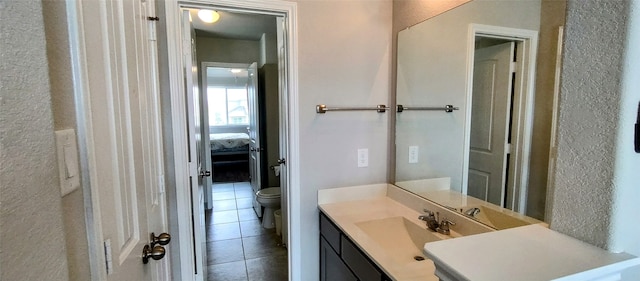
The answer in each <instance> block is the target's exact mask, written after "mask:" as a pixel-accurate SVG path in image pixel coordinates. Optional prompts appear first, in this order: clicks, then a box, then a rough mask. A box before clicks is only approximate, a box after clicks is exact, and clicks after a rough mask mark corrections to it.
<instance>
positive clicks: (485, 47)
mask: <svg viewBox="0 0 640 281" xmlns="http://www.w3.org/2000/svg"><path fill="white" fill-rule="evenodd" d="M565 6H566V3H565V1H535V0H532V1H486V0H474V1H470V2H468V3H466V4H463V5H461V6H459V7H457V8H455V9H452V10H450V11H448V12H445V13H442V14H440V15H438V16H436V17H433V18H430V19H428V20H426V21H424V22H422V23H419V24H417V25H415V26H412V27H410V28H407V29H405V30H403V31H401V32H399V33H398V48H397V51H398V57H397V81H396V103H397V104H398V105H403V106H406V107H412V106H413V107H420V106H444V105H447V104H450V105H453V106H455V107H459V108H460V110H457V111H453V112H451V113H447V112H444V111H418V110H415V111H411V110H409V111H403V112H398V113H397V115H396V135H395V138H396V141H395V144H396V167H395V168H396V170H395V183H396V185H398V186H400V187H403V188H406V189H409V190H410V191H413V192H415V193H419V195H422V196H425V197H428V198H427V199H432V200H434V198H436V199H437V200H435V201H440V203H442V204H443V205H447V206H449V207H453V208H461V209H464V207H465V206H470V205H473V204H482V205H491V204H486V203H484V202H485V201H488V202H490V203H493V205H497V206H501V207H505V208H507V209H511V210H513V211H516V212H519V213H522V214H526V215H528V216H531V217H534V218H537V219H540V220H542V219H544V214H545V200H546V194H547V188H546V186H547V181H548V174H553V172H548V168H549V166H550V165H551V166H553V163H551V164H550V138H551V135H552V127H553V126H552V123H553V115H554V109H553V108H554V99H555V98H556V96H557V95H556V94H555V93H556V92H557V91H556V85H557V80H558V77H557V75H556V68H557V67H559V58H560V57H559V55H558V54H557V50H558V49H559V48H558V42H561V40H559V38H560V35H561V33H560V32H559V30H561V26H562V25H563V24H564V14H565ZM551 160H552V161H551V162H553V155H552V156H551ZM437 178H449V180H450V182H449V184H448V186H447V185H442V184H438V185H435V186H434V188H435V189H443V188H444V189H445V190H447V193H446V194H447V195H442V194H444V193H443V191H442V190H440V191H436V192H435V194H434V192H431V194H427V193H425V192H426V191H427V190H426V189H428V188H427V186H425V184H424V180H428V179H437ZM427 182H428V181H427ZM438 192H439V193H440V195H437V193H438ZM456 193H457V194H466V195H469V196H473V197H475V198H470V199H469V200H472V201H473V202H468V201H469V200H467V199H463V198H467V197H466V196H457V195H455V194H456ZM452 194H454V195H452ZM476 198H478V199H481V200H476ZM498 209H499V208H498ZM516 216H517V215H516Z"/></svg>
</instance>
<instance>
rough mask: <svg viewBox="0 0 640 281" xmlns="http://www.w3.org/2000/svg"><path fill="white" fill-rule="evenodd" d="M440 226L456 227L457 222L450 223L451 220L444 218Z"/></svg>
mask: <svg viewBox="0 0 640 281" xmlns="http://www.w3.org/2000/svg"><path fill="white" fill-rule="evenodd" d="M440 225H456V223H455V222H452V221H450V220H449V219H447V218H443V219H442V222H440Z"/></svg>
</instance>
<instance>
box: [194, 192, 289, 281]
mask: <svg viewBox="0 0 640 281" xmlns="http://www.w3.org/2000/svg"><path fill="white" fill-rule="evenodd" d="M252 195H253V193H252V190H251V186H250V185H249V183H248V182H236V183H216V184H214V185H213V210H210V211H207V212H206V213H205V219H206V225H207V226H206V229H207V275H208V280H209V281H254V280H255V281H258V280H260V281H283V280H287V277H288V276H287V249H286V248H284V247H282V246H281V238H280V236H278V235H277V234H276V231H275V229H264V228H262V226H261V225H260V219H259V218H258V216H257V215H256V213H255V212H254V211H253V208H252V205H251V201H252V200H253V199H252Z"/></svg>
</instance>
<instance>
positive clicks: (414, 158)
mask: <svg viewBox="0 0 640 281" xmlns="http://www.w3.org/2000/svg"><path fill="white" fill-rule="evenodd" d="M409 163H410V164H415V163H418V146H417V145H412V146H409Z"/></svg>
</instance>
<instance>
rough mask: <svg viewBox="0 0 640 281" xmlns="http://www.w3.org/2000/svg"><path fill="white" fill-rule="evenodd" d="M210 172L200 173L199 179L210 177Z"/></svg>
mask: <svg viewBox="0 0 640 281" xmlns="http://www.w3.org/2000/svg"><path fill="white" fill-rule="evenodd" d="M210 176H211V171H200V177H210Z"/></svg>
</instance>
